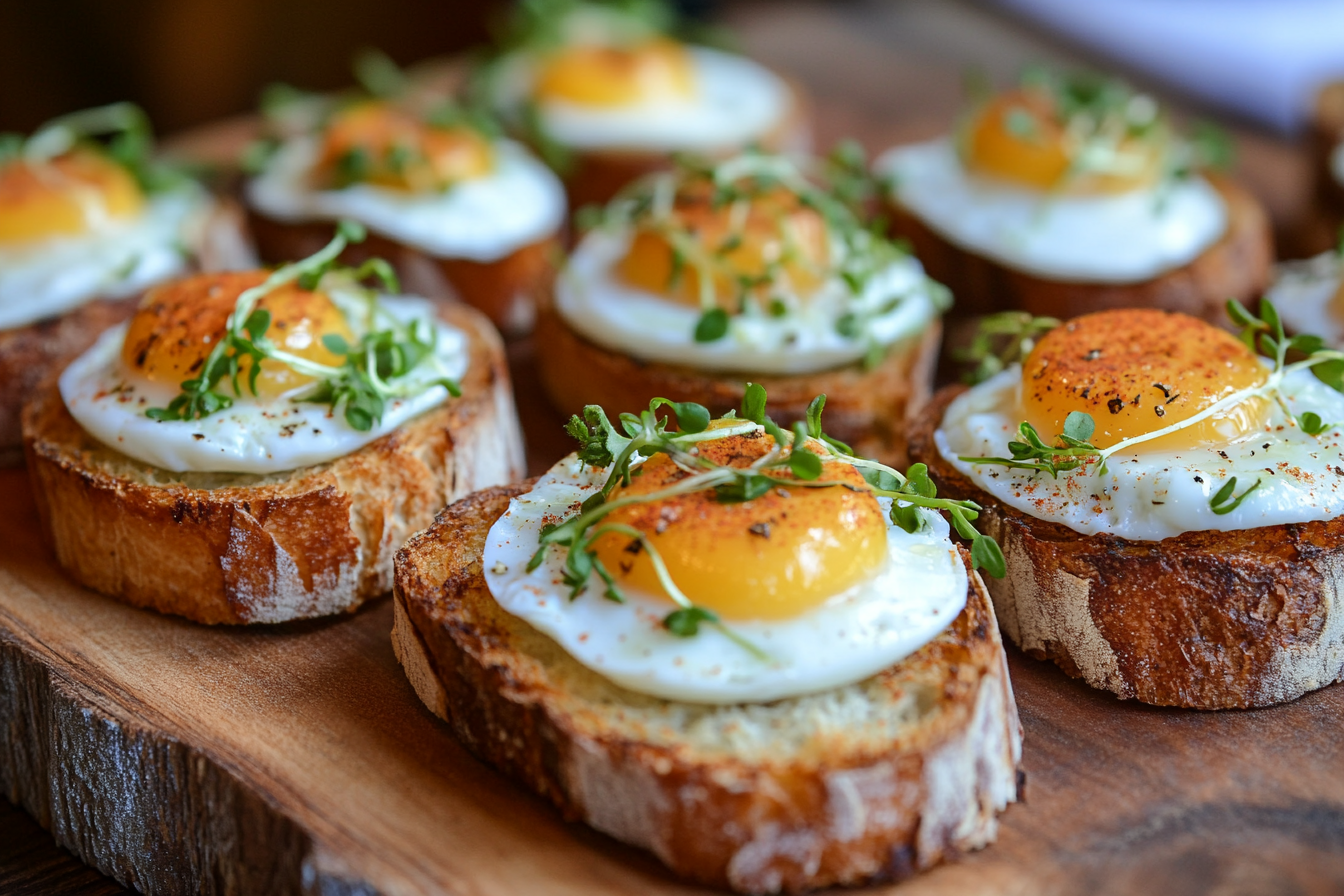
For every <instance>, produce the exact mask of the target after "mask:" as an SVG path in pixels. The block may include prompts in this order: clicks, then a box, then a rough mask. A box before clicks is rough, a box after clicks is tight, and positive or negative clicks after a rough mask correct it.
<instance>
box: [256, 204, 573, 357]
mask: <svg viewBox="0 0 1344 896" xmlns="http://www.w3.org/2000/svg"><path fill="white" fill-rule="evenodd" d="M247 222H248V227H249V228H250V229H251V231H252V238H253V240H255V242H256V244H257V252H258V254H260V256H261V258H262V260H263V261H266V262H273V263H277V264H278V263H280V262H285V261H289V260H291V259H294V258H307V257H308V256H309V255H312V254H313V253H314V252H316V251H317V250H319V249H321V248H322V247H323V246H325V245H326V244H327V243H329V242H330V241H331V234H332V230H333V226H334V225H333V224H332V222H330V221H304V222H301V223H289V222H285V221H278V220H276V219H274V218H269V217H267V216H266V215H263V214H261V213H260V212H257V211H255V210H252V209H249V210H248V213H247ZM559 255H560V236H559V234H556V235H555V236H552V237H548V238H546V239H543V240H538V241H537V242H535V243H529V244H528V245H526V246H522V247H520V248H518V249H515V250H514V251H513V252H510V253H509V254H508V255H505V256H504V257H503V258H500V259H499V260H497V261H490V262H481V261H472V260H470V259H467V258H438V257H435V256H431V255H428V254H426V253H425V252H422V251H421V250H419V249H416V248H414V247H412V246H407V245H404V244H402V243H399V242H396V241H395V240H392V239H389V238H388V237H385V236H381V235H379V234H376V233H370V234H369V235H368V238H367V239H365V240H364V242H362V243H359V244H357V245H353V246H350V247H348V248H347V249H346V250H345V252H343V253H342V254H341V259H342V260H343V261H344V262H345V263H346V264H359V263H360V262H362V261H364V260H365V259H368V258H385V259H387V260H388V261H389V262H390V263H391V264H392V267H393V268H395V269H396V271H397V274H398V276H399V277H400V278H401V281H402V287H403V288H404V289H405V290H406V291H407V292H409V293H412V294H414V295H422V296H429V297H430V298H436V299H461V300H462V301H464V302H466V303H467V304H469V305H472V306H473V307H475V308H478V309H479V310H481V311H484V312H485V314H486V315H487V316H488V317H489V318H490V320H491V322H492V323H494V325H495V326H496V327H498V328H499V329H500V331H501V332H503V333H504V334H505V335H508V336H517V335H522V334H524V333H527V332H529V331H530V330H531V329H532V324H533V322H534V320H535V319H536V310H535V309H536V297H537V294H538V293H539V292H540V291H541V289H542V288H543V286H544V284H546V283H549V282H550V281H551V280H552V279H554V277H555V266H556V259H558V258H559Z"/></svg>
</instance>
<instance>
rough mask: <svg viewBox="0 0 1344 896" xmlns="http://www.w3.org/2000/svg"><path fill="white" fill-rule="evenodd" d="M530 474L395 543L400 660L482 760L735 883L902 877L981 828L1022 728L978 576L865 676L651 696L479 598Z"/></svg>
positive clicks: (972, 839)
mask: <svg viewBox="0 0 1344 896" xmlns="http://www.w3.org/2000/svg"><path fill="white" fill-rule="evenodd" d="M530 487H531V483H530V482H528V483H523V484H522V485H516V486H512V487H509V488H496V489H490V490H488V491H484V492H478V493H477V494H474V495H471V496H470V497H467V498H465V499H463V500H461V501H459V502H457V503H456V504H454V505H452V506H451V507H449V508H448V509H446V510H445V511H444V512H443V513H441V514H440V515H439V518H438V519H437V520H436V521H435V523H434V525H433V526H432V527H431V528H430V529H429V530H428V531H425V532H422V533H420V534H419V535H416V536H415V537H414V538H412V539H411V540H410V541H409V542H407V544H406V546H405V547H404V548H402V550H401V551H399V552H398V554H397V572H396V590H395V595H396V604H395V614H396V616H395V627H394V630H393V646H394V647H395V649H396V652H397V657H398V659H400V661H401V664H402V666H403V667H404V668H405V669H406V674H407V676H408V677H409V678H410V680H411V683H412V685H413V686H414V687H415V691H416V693H417V694H419V695H420V699H421V700H423V701H424V702H425V705H426V706H428V707H429V708H430V710H432V711H433V712H434V713H435V714H436V715H438V716H439V717H440V718H443V719H445V720H446V721H448V722H449V723H450V724H451V725H452V727H453V730H454V732H455V733H456V735H457V736H458V738H459V739H461V741H462V742H463V744H465V745H466V746H467V748H468V749H470V750H471V751H472V752H474V753H475V754H476V755H477V756H479V757H480V758H481V759H482V760H484V761H486V762H489V763H491V764H492V765H494V766H495V767H497V768H498V769H500V770H501V771H503V772H504V773H505V774H507V775H509V776H510V777H512V778H514V779H515V780H517V781H519V782H520V783H522V784H523V785H525V786H526V787H528V788H530V789H532V790H534V791H536V792H537V793H539V794H541V795H542V796H545V797H547V798H548V799H550V800H551V801H552V802H554V803H555V804H556V805H557V806H558V807H559V808H560V810H561V812H562V813H563V814H564V816H565V818H566V819H570V820H581V821H584V822H586V823H588V824H590V825H592V826H593V827H595V828H597V829H598V830H600V831H602V832H604V833H607V834H610V835H611V836H612V837H615V838H616V839H618V840H622V841H624V842H626V843H630V844H633V845H635V846H639V847H643V848H645V849H649V850H652V851H653V852H654V853H655V854H656V855H657V856H658V857H659V858H660V859H662V860H663V861H664V862H665V863H667V865H669V866H670V867H671V868H672V869H673V870H674V871H676V872H677V873H678V874H681V875H684V876H685V877H688V878H691V879H694V880H697V881H700V882H701V883H705V884H709V885H711V886H720V887H722V886H727V887H731V888H733V889H735V890H739V891H742V892H748V893H769V892H775V891H779V890H786V891H790V892H797V891H799V890H804V889H809V888H812V887H820V886H826V885H830V884H856V883H862V882H867V881H874V880H879V879H889V878H900V877H906V876H908V875H911V874H913V873H915V872H916V871H919V870H922V869H925V868H928V867H930V866H931V865H934V864H937V863H938V862H941V861H943V860H944V859H946V858H949V857H950V856H952V855H954V854H955V853H957V852H958V851H961V850H967V849H975V848H978V847H981V846H983V845H985V844H986V843H988V842H990V841H991V840H993V839H994V836H995V832H996V827H997V820H996V815H997V813H998V812H999V811H1000V810H1002V809H1004V808H1005V807H1006V806H1007V804H1008V803H1010V802H1012V801H1013V800H1014V799H1016V797H1017V787H1018V778H1017V773H1016V769H1017V764H1018V761H1019V759H1020V757H1021V728H1020V726H1019V724H1018V720H1017V710H1016V706H1015V704H1014V702H1013V694H1012V688H1011V686H1010V684H1009V681H1008V675H1007V667H1006V664H1005V660H1004V654H1003V647H1002V645H1001V643H1000V641H999V638H998V633H997V631H996V626H995V621H994V612H993V609H992V608H991V606H990V604H989V601H988V598H987V595H986V594H985V592H984V586H983V585H982V584H981V583H980V579H979V577H978V576H977V575H976V574H975V573H971V574H970V586H969V593H968V595H967V607H966V609H965V610H964V611H963V612H962V613H961V614H960V615H959V616H958V617H957V618H956V620H955V621H954V622H953V623H952V625H951V627H950V628H948V629H947V631H945V632H943V633H942V634H941V635H939V636H938V637H937V638H935V639H934V640H933V641H932V642H930V643H929V644H928V645H926V646H925V647H923V648H922V649H920V650H919V651H917V652H916V653H915V654H913V655H912V656H910V657H908V658H906V659H905V660H903V661H901V662H900V663H897V664H896V665H894V666H892V667H891V668H889V669H887V670H886V671H884V672H881V673H880V674H878V675H876V676H874V677H872V678H870V679H868V680H867V681H863V682H860V683H858V684H854V685H850V686H848V687H844V688H839V689H836V690H834V691H830V692H827V693H824V694H817V695H813V696H807V697H797V698H789V699H784V700H778V701H775V702H772V703H769V704H762V705H738V706H703V705H693V704H686V703H677V702H670V701H666V700H659V699H656V698H653V697H648V696H644V695H641V694H637V693H634V692H631V691H628V690H625V689H624V688H621V687H619V686H617V685H615V684H613V683H612V682H610V681H608V680H607V679H605V678H603V677H601V676H600V675H598V674H596V673H595V672H592V671H591V670H589V669H587V668H586V667H585V666H582V665H580V664H579V663H578V662H577V661H576V660H574V659H573V658H572V657H570V656H569V654H567V653H566V652H565V651H564V650H563V649H562V648H561V647H560V646H559V645H557V644H556V643H555V642H554V641H552V640H551V639H550V638H548V637H547V636H545V635H543V634H541V633H540V632H538V631H537V630H536V629H534V628H532V627H531V626H530V625H528V624H527V623H526V622H524V621H523V620H521V619H519V618H517V617H515V616H512V615H510V614H509V613H507V612H505V611H504V610H503V609H502V608H501V607H500V606H499V604H498V603H496V602H495V600H494V598H493V597H492V596H491V595H490V592H489V590H488V588H487V586H486V584H485V580H484V579H483V577H482V575H481V552H482V550H483V548H484V544H485V539H486V535H487V533H488V532H489V529H490V526H491V525H493V523H494V522H495V520H497V519H498V518H499V517H500V516H501V515H502V514H503V513H504V511H505V510H506V509H507V508H508V504H509V499H510V498H511V497H513V496H515V495H518V494H521V493H522V492H525V491H526V490H527V489H528V488H530ZM963 559H964V558H963ZM580 599H581V600H582V599H583V598H580Z"/></svg>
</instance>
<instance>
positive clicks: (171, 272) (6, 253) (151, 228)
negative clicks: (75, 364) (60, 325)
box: [0, 149, 210, 329]
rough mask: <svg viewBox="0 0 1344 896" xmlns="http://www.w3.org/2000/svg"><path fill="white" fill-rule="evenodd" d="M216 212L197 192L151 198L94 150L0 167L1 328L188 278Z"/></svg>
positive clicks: (189, 189) (183, 189)
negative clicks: (212, 213)
mask: <svg viewBox="0 0 1344 896" xmlns="http://www.w3.org/2000/svg"><path fill="white" fill-rule="evenodd" d="M209 208H210V202H209V199H208V197H207V196H206V194H205V192H204V191H203V190H201V189H200V188H199V187H197V186H195V185H194V184H182V185H181V186H179V187H177V188H174V189H170V190H165V191H160V192H155V193H150V194H146V193H145V192H144V191H142V190H141V188H140V186H139V184H137V183H136V181H135V179H134V178H133V177H132V176H131V175H130V174H129V173H128V172H127V171H126V169H124V168H123V167H122V166H121V165H120V164H118V163H116V162H114V161H112V160H110V159H109V158H107V157H106V156H104V155H103V154H101V153H100V152H97V151H95V150H92V149H76V150H73V151H71V152H68V153H66V154H64V155H60V156H57V157H55V158H52V159H45V160H30V159H27V158H25V157H24V156H22V155H20V156H17V157H15V158H13V159H11V160H9V161H7V162H3V163H0V329H11V328H14V327H20V326H24V325H26V324H31V323H34V322H36V321H38V320H42V319H44V318H49V317H54V316H56V315H59V314H63V313H65V312H67V311H70V310H71V309H73V308H76V307H78V306H79V305H82V304H84V303H85V302H87V301H89V300H91V299H94V298H120V297H123V296H129V295H133V294H134V293H136V292H139V291H140V290H143V289H144V288H145V287H146V286H149V285H150V284H152V283H157V282H159V281H162V280H164V279H166V278H168V277H173V276H176V275H178V274H181V273H183V272H184V271H185V270H186V269H187V267H188V264H189V261H190V253H191V247H193V246H196V245H197V244H198V243H199V242H200V239H201V235H202V232H203V230H204V227H205V221H206V216H207V213H208V211H209Z"/></svg>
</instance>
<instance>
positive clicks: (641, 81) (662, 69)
mask: <svg viewBox="0 0 1344 896" xmlns="http://www.w3.org/2000/svg"><path fill="white" fill-rule="evenodd" d="M694 92H695V74H694V71H693V66H692V63H691V56H690V54H689V53H687V52H686V48H685V47H683V46H682V45H681V44H678V43H676V42H674V41H670V40H664V39H659V40H652V41H648V42H646V43H642V44H636V45H634V46H631V47H608V46H600V45H580V46H574V47H569V48H567V49H564V50H561V51H560V52H559V53H557V54H556V55H554V56H552V57H550V58H549V59H547V60H546V61H545V63H544V64H543V66H542V68H541V72H540V74H539V75H538V78H537V85H536V98H537V99H539V100H563V101H566V102H571V103H577V104H579V105H584V106H608V107H611V106H632V105H636V104H644V103H660V102H675V101H679V100H685V99H687V98H689V97H690V96H692V95H693V94H694Z"/></svg>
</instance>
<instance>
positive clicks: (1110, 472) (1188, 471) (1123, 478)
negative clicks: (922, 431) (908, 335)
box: [934, 366, 1344, 541]
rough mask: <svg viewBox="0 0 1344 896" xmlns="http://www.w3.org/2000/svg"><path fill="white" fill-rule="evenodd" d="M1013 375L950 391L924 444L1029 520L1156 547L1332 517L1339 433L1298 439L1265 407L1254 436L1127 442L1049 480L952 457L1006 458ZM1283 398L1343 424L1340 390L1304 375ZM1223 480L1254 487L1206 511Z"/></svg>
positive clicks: (1336, 508) (1339, 502) (1274, 409)
mask: <svg viewBox="0 0 1344 896" xmlns="http://www.w3.org/2000/svg"><path fill="white" fill-rule="evenodd" d="M1021 380H1022V371H1021V368H1020V367H1018V366H1013V367H1010V368H1009V369H1007V370H1005V371H1003V372H1002V373H1000V374H999V375H997V376H995V377H993V378H992V379H989V380H986V381H985V382H983V383H981V384H980V385H978V386H975V387H974V388H972V389H969V390H967V391H966V392H965V393H963V394H962V395H960V396H958V397H957V398H956V399H955V400H954V401H953V402H952V403H951V404H950V405H949V406H948V409H947V413H946V414H944V416H943V422H942V426H941V427H940V428H939V429H938V431H937V432H936V433H935V434H934V442H935V444H936V446H937V448H938V452H939V453H940V454H941V455H942V456H943V458H944V459H946V460H947V461H948V462H949V463H950V464H952V465H953V466H954V467H956V468H957V469H958V470H960V471H961V472H962V473H963V474H964V475H966V476H967V477H968V478H969V479H970V480H971V481H972V482H974V483H975V484H976V485H977V486H978V487H979V488H981V489H982V490H984V491H986V492H988V493H989V494H991V495H993V496H994V497H995V498H997V499H998V500H999V501H1001V502H1003V503H1004V504H1007V505H1008V506H1010V507H1015V508H1017V509H1018V510H1021V511H1022V512H1024V513H1028V514H1030V515H1032V516H1034V517H1037V518H1038V519H1044V520H1051V521H1053V522H1056V523H1063V524H1064V525H1066V526H1068V527H1069V528H1070V529H1073V530H1075V531H1077V532H1081V533H1083V534H1084V535H1095V534H1097V533H1101V532H1107V533H1110V534H1112V535H1118V536H1120V537H1121V538H1127V539H1130V540H1133V541H1160V540H1161V539H1164V538H1171V537H1172V536H1175V535H1179V534H1181V533H1182V532H1198V531H1203V530H1208V529H1213V530H1218V531H1223V532H1227V531H1232V530H1236V529H1253V528H1256V527H1260V526H1274V525H1280V524H1283V523H1302V522H1308V521H1311V520H1328V519H1334V518H1335V517H1337V516H1340V515H1342V514H1344V435H1342V433H1341V428H1340V426H1338V425H1337V426H1334V427H1332V428H1331V429H1330V430H1329V431H1327V432H1326V433H1324V434H1323V435H1321V436H1319V437H1313V436H1309V435H1307V434H1306V433H1304V432H1302V430H1301V429H1299V428H1298V426H1297V424H1296V422H1294V420H1293V419H1292V417H1290V416H1288V415H1287V414H1285V413H1284V412H1283V410H1282V409H1280V408H1279V407H1278V406H1277V404H1273V403H1271V410H1270V414H1269V416H1268V417H1267V418H1266V424H1265V428H1264V430H1263V431H1259V432H1256V433H1253V434H1252V435H1250V436H1248V437H1244V438H1241V439H1239V440H1232V439H1229V441H1228V442H1227V444H1225V445H1221V446H1213V447H1205V448H1184V449H1180V450H1176V451H1172V450H1160V449H1152V450H1148V451H1145V450H1143V449H1144V448H1145V446H1144V445H1143V444H1139V445H1136V446H1134V449H1133V450H1132V451H1131V452H1124V453H1117V454H1115V455H1112V456H1111V458H1110V459H1109V460H1108V461H1107V472H1106V474H1105V475H1098V474H1097V473H1096V472H1095V470H1094V467H1093V466H1086V467H1082V468H1080V469H1077V470H1072V471H1070V472H1067V473H1060V474H1059V478H1058V479H1052V478H1051V477H1050V475H1049V474H1048V473H1043V472H1036V471H1032V470H1015V469H1009V468H1007V467H1002V466H997V465H991V464H971V463H968V462H966V461H963V460H959V459H958V458H959V456H973V457H1009V456H1011V455H1010V453H1009V451H1008V442H1009V441H1010V440H1011V439H1013V438H1015V437H1016V435H1017V428H1018V425H1019V424H1020V423H1021V422H1022V418H1021V412H1020V411H1019V410H1017V409H1018V408H1019V407H1020V404H1019V393H1020V390H1021ZM1283 396H1284V399H1285V400H1286V402H1287V404H1288V407H1289V409H1290V410H1291V411H1292V413H1293V414H1295V415H1296V414H1301V413H1302V412H1304V411H1315V412H1316V413H1317V414H1319V415H1320V416H1321V419H1322V420H1324V421H1327V422H1334V423H1344V395H1341V394H1340V393H1338V392H1336V391H1335V390H1334V389H1331V388H1330V387H1329V386H1326V385H1325V384H1324V383H1322V382H1320V381H1319V380H1317V379H1316V378H1315V377H1314V376H1313V375H1312V374H1311V372H1310V371H1305V370H1304V371H1298V372H1296V373H1294V374H1291V375H1289V376H1288V377H1287V378H1285V380H1284V389H1283ZM1042 435H1043V436H1045V437H1047V438H1049V436H1052V435H1054V434H1053V433H1051V434H1048V435H1047V434H1044V433H1043V434H1042ZM1233 476H1235V477H1237V493H1238V494H1240V493H1241V492H1242V491H1243V490H1245V489H1246V488H1247V487H1248V486H1250V485H1251V484H1252V483H1253V482H1255V481H1256V480H1257V479H1259V480H1260V486H1259V487H1258V488H1257V489H1256V490H1255V491H1254V492H1253V493H1252V494H1251V495H1250V496H1249V497H1247V498H1246V500H1245V501H1243V502H1242V503H1241V505H1240V506H1239V507H1238V508H1237V509H1236V510H1233V511H1232V512H1231V513H1228V514H1224V515H1219V514H1215V513H1214V512H1213V510H1212V508H1211V507H1210V505H1209V501H1210V499H1211V498H1212V497H1213V495H1214V494H1215V493H1216V492H1217V491H1218V490H1219V489H1220V488H1221V487H1222V486H1223V485H1224V483H1226V482H1227V480H1228V479H1230V478H1231V477H1233Z"/></svg>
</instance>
